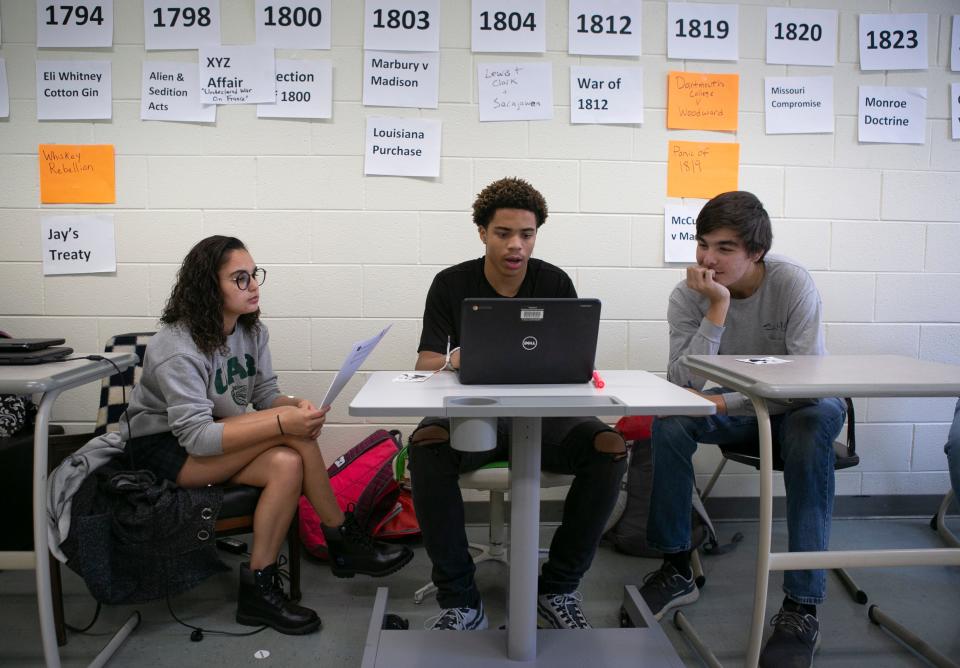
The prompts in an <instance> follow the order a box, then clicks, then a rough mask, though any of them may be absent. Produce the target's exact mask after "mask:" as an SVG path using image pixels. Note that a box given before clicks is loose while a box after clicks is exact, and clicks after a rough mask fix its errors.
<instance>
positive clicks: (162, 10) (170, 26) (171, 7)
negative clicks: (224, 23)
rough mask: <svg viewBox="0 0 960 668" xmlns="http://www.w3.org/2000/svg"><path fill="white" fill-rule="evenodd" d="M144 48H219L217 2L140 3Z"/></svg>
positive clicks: (172, 0) (146, 0)
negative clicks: (141, 7)
mask: <svg viewBox="0 0 960 668" xmlns="http://www.w3.org/2000/svg"><path fill="white" fill-rule="evenodd" d="M143 27H144V47H145V48H146V49H147V50H148V51H150V50H154V49H199V48H200V47H204V46H219V45H220V0H143Z"/></svg>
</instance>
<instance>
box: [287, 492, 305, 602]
mask: <svg viewBox="0 0 960 668" xmlns="http://www.w3.org/2000/svg"><path fill="white" fill-rule="evenodd" d="M300 552H301V545H300V510H299V508H298V509H297V512H295V513H294V514H293V521H291V522H290V528H289V529H288V530H287V554H288V555H289V567H290V599H291V600H293V601H299V600H300V599H301V598H302V597H303V593H302V592H301V591H300Z"/></svg>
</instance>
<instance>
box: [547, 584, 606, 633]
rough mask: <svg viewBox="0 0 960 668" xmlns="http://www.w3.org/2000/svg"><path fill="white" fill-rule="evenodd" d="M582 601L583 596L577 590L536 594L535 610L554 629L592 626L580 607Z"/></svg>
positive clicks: (587, 627)
mask: <svg viewBox="0 0 960 668" xmlns="http://www.w3.org/2000/svg"><path fill="white" fill-rule="evenodd" d="M582 601H583V596H582V595H581V594H580V592H578V591H575V592H573V593H570V594H543V595H541V596H537V612H538V613H540V618H541V619H542V620H543V621H544V622H546V623H547V624H549V625H550V626H551V627H553V628H555V629H589V628H593V627H592V626H590V622H588V621H587V618H586V617H584V615H583V610H581V609H580V603H581V602H582Z"/></svg>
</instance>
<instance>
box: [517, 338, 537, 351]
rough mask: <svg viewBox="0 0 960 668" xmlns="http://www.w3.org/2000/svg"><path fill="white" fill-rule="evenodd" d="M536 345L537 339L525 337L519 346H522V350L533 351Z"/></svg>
mask: <svg viewBox="0 0 960 668" xmlns="http://www.w3.org/2000/svg"><path fill="white" fill-rule="evenodd" d="M537 343H538V341H537V337H535V336H527V337H524V339H523V342H522V343H521V344H520V345H522V346H523V349H524V350H533V349H534V348H536V347H537Z"/></svg>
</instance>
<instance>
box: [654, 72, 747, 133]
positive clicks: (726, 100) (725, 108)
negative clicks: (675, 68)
mask: <svg viewBox="0 0 960 668" xmlns="http://www.w3.org/2000/svg"><path fill="white" fill-rule="evenodd" d="M739 108H740V75H739V74H703V73H701V72H670V73H669V74H667V127H668V128H670V129H672V130H729V131H731V132H733V131H736V129H737V111H738V110H739Z"/></svg>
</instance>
